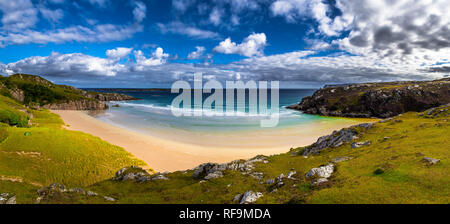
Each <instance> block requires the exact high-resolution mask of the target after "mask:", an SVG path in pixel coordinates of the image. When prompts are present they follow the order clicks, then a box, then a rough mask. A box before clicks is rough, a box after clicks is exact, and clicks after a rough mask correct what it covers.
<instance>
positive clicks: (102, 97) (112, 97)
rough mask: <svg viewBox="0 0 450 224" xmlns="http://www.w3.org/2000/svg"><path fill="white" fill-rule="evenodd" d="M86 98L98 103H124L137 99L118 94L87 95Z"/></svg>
mask: <svg viewBox="0 0 450 224" xmlns="http://www.w3.org/2000/svg"><path fill="white" fill-rule="evenodd" d="M86 96H88V97H89V98H92V99H96V100H99V101H126V100H137V98H135V97H132V96H128V95H125V94H120V93H96V94H93V93H89V94H87V95H86Z"/></svg>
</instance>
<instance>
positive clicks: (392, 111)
mask: <svg viewBox="0 0 450 224" xmlns="http://www.w3.org/2000/svg"><path fill="white" fill-rule="evenodd" d="M416 86H418V87H417V88H416ZM448 89H450V80H449V78H445V79H441V80H436V81H420V82H418V81H411V82H402V81H400V82H388V83H364V84H346V85H342V86H325V87H324V88H322V89H320V90H317V91H316V92H315V93H314V94H313V95H312V96H308V97H304V98H303V99H302V100H301V102H300V103H299V104H296V105H291V106H288V107H287V108H289V109H295V110H301V111H303V112H304V113H307V114H319V115H324V116H340V117H379V118H388V117H393V116H396V115H399V114H402V113H405V112H408V111H417V112H422V111H425V110H427V109H429V108H431V107H433V106H435V105H436V104H440V105H445V104H448V103H449V101H450V92H449V91H448ZM434 112H435V111H431V112H430V111H429V112H428V113H427V114H428V115H432V114H433V115H434Z"/></svg>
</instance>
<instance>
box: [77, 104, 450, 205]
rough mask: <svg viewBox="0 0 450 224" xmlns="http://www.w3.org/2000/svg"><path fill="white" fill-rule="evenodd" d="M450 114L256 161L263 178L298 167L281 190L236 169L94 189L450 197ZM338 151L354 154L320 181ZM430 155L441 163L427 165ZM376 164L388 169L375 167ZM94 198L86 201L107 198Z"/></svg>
mask: <svg viewBox="0 0 450 224" xmlns="http://www.w3.org/2000/svg"><path fill="white" fill-rule="evenodd" d="M447 109H450V108H449V107H447ZM448 118H449V113H448V112H445V113H444V114H443V115H441V116H438V117H434V118H431V117H427V116H426V115H425V116H421V115H420V114H419V113H414V112H413V113H407V114H404V115H401V116H399V117H396V118H394V119H393V120H392V121H389V122H386V123H377V124H376V125H375V126H374V127H373V128H372V129H369V130H368V131H367V132H366V133H360V139H358V140H357V141H366V140H369V141H371V142H372V144H371V145H370V146H363V147H361V148H355V149H351V147H350V144H345V145H342V146H340V147H338V148H334V149H327V150H325V151H323V152H322V153H321V154H320V155H316V156H309V157H308V158H304V157H303V156H291V153H286V154H281V155H276V156H271V157H269V159H268V160H269V163H267V164H264V163H255V164H256V169H255V171H257V172H262V173H264V179H263V181H264V182H265V181H266V180H268V179H271V178H275V177H277V176H278V175H280V174H281V173H284V174H285V175H286V174H287V173H288V172H289V171H290V170H291V169H292V168H293V169H295V170H296V171H297V175H296V176H295V177H296V180H285V181H284V183H285V185H284V186H283V187H281V188H279V189H278V190H277V191H276V192H272V190H273V187H272V186H269V185H267V184H264V183H262V184H261V183H260V181H258V180H256V179H254V178H252V177H249V176H246V175H242V174H241V173H239V172H234V171H225V172H224V177H223V178H218V179H213V180H209V181H206V182H199V180H194V179H193V178H192V177H191V175H192V171H188V172H175V173H171V174H168V175H166V176H167V177H168V178H170V180H165V181H150V182H146V183H135V182H133V181H125V182H117V181H112V180H108V181H103V182H100V183H97V184H94V185H92V186H90V187H89V189H90V190H93V191H95V192H99V193H101V194H104V195H110V196H112V197H114V198H117V199H118V201H117V202H118V203H232V199H233V198H234V196H235V195H237V194H241V193H243V192H246V191H248V190H253V191H259V192H262V193H264V196H263V197H262V198H260V199H259V200H258V201H257V203H450V187H449V186H450V175H449V173H450V163H449V159H450V158H449V157H450V156H449V150H450V148H449V145H450V142H449V139H450V138H449V137H450V136H449V133H450V125H449V122H448ZM385 137H389V138H385ZM296 150H298V149H296ZM340 156H350V157H354V159H352V160H349V161H345V162H341V163H338V164H337V170H336V171H335V173H334V174H333V175H332V177H331V178H330V182H329V183H328V184H325V185H322V186H320V187H315V186H313V185H312V184H311V182H312V181H311V180H307V179H306V178H305V174H306V173H307V172H308V171H309V170H310V169H311V168H313V167H318V166H320V165H322V164H327V163H328V162H330V161H331V160H332V159H333V158H336V157H340ZM425 156H426V157H432V158H437V159H441V162H440V163H438V164H436V165H427V164H426V163H424V162H423V161H422V160H423V158H424V157H425ZM377 169H379V170H382V172H381V173H380V174H376V173H377V172H375V171H376V170H377ZM96 200H98V199H92V200H87V201H86V200H84V201H83V203H104V201H101V200H99V201H96ZM71 202H77V201H76V200H75V201H71Z"/></svg>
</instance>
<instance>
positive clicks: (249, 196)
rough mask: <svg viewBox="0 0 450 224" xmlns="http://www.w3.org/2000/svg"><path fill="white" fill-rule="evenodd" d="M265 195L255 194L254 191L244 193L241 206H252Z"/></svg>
mask: <svg viewBox="0 0 450 224" xmlns="http://www.w3.org/2000/svg"><path fill="white" fill-rule="evenodd" d="M262 196H263V194H262V193H261V192H256V193H255V192H253V191H247V192H245V193H244V195H243V196H242V198H241V201H240V204H250V203H253V202H255V201H256V200H258V199H259V198H260V197H262Z"/></svg>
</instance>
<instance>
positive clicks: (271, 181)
mask: <svg viewBox="0 0 450 224" xmlns="http://www.w3.org/2000/svg"><path fill="white" fill-rule="evenodd" d="M274 183H275V180H274V179H268V180H267V181H266V184H269V185H272V184H274Z"/></svg>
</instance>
